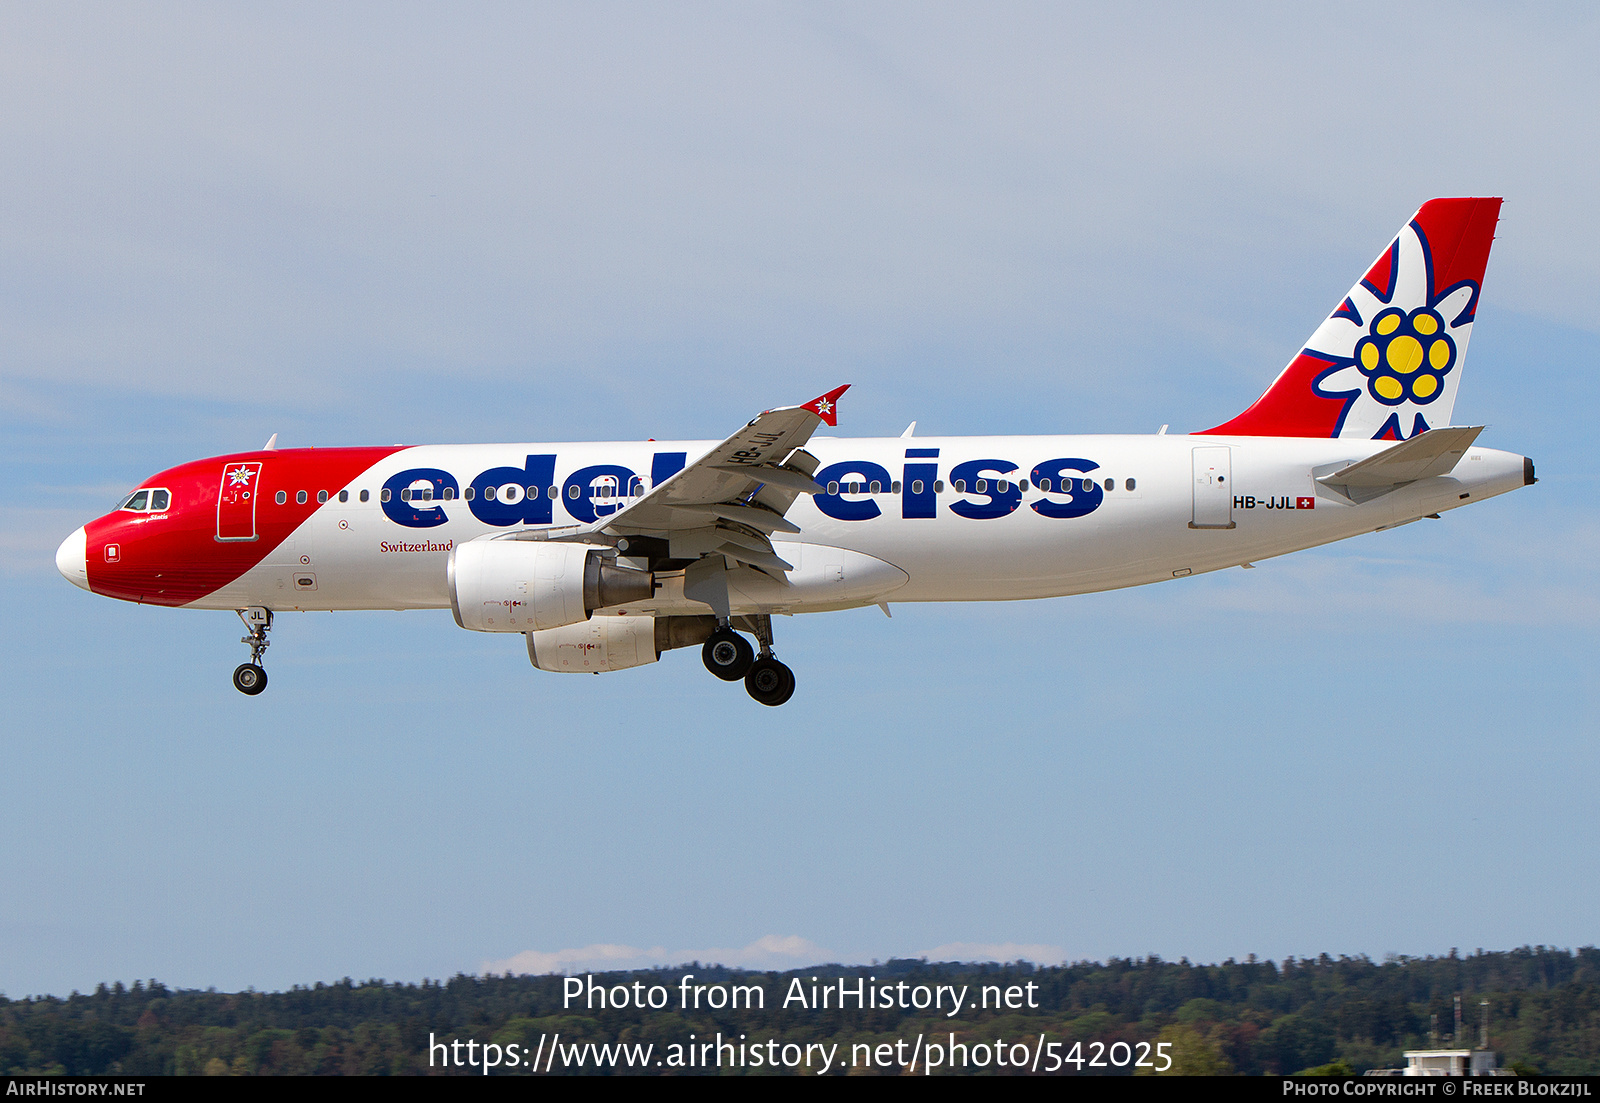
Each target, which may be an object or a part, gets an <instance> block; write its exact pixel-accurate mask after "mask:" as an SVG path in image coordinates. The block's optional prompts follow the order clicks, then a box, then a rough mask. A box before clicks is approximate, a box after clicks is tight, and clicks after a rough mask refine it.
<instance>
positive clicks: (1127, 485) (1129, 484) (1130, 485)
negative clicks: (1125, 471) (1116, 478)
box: [1122, 479, 1139, 490]
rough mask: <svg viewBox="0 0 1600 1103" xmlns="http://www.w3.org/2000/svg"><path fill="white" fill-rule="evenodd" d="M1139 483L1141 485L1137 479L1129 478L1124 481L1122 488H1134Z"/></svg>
mask: <svg viewBox="0 0 1600 1103" xmlns="http://www.w3.org/2000/svg"><path fill="white" fill-rule="evenodd" d="M1138 485H1139V483H1138V482H1137V481H1136V480H1134V479H1128V480H1126V481H1125V482H1123V484H1122V489H1124V490H1132V489H1133V488H1134V487H1136V486H1138Z"/></svg>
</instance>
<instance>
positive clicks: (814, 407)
mask: <svg viewBox="0 0 1600 1103" xmlns="http://www.w3.org/2000/svg"><path fill="white" fill-rule="evenodd" d="M849 389H850V384H848V383H846V384H845V385H844V386H842V387H835V388H834V389H833V390H831V391H829V392H828V393H827V394H825V395H823V396H821V397H820V398H813V399H812V400H811V401H810V402H807V403H806V404H805V405H803V406H802V407H800V408H801V409H802V410H810V411H811V412H812V413H814V414H816V415H817V416H818V417H820V418H821V419H822V421H823V424H825V425H831V426H835V427H837V426H838V424H839V413H838V411H839V396H840V395H842V394H844V392H846V391H848V390H849Z"/></svg>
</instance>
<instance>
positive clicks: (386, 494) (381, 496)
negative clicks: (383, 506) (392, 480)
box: [378, 487, 392, 502]
mask: <svg viewBox="0 0 1600 1103" xmlns="http://www.w3.org/2000/svg"><path fill="white" fill-rule="evenodd" d="M391 496H392V494H391V492H390V490H389V488H388V487H384V488H383V489H382V490H381V491H379V492H378V501H380V502H387V501H388V500H389V499H390V497H391Z"/></svg>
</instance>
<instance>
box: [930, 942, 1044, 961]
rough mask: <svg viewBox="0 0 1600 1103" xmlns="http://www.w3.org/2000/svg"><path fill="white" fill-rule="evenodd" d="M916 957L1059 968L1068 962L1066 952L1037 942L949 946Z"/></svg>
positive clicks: (976, 943)
mask: <svg viewBox="0 0 1600 1103" xmlns="http://www.w3.org/2000/svg"><path fill="white" fill-rule="evenodd" d="M916 956H917V957H925V958H927V959H928V960H929V961H1031V962H1033V963H1034V964H1035V965H1059V964H1060V963H1061V962H1063V961H1066V960H1067V951H1066V950H1064V949H1062V948H1061V947H1060V946H1049V945H1045V944H1044V943H1038V942H946V943H945V944H944V945H943V946H935V947H934V948H933V949H931V950H927V951H925V952H923V953H920V954H917V955H916Z"/></svg>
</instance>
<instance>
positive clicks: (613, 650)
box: [528, 616, 717, 674]
mask: <svg viewBox="0 0 1600 1103" xmlns="http://www.w3.org/2000/svg"><path fill="white" fill-rule="evenodd" d="M716 628H717V618H716V617H648V616H645V617H606V616H600V617H593V618H591V619H590V620H589V621H588V622H586V623H583V624H568V625H564V626H563V627H561V628H546V629H544V630H543V631H539V632H529V633H528V659H529V661H530V662H532V663H533V665H534V666H536V667H538V668H539V669H540V670H549V671H553V672H555V673H558V674H599V673H602V672H603V671H607V670H626V669H628V667H630V666H644V665H645V664H646V663H653V662H655V661H656V660H657V659H659V658H660V657H661V653H662V652H663V651H670V650H672V649H673V648H675V647H698V646H699V645H701V644H702V643H705V642H706V640H708V639H710V638H711V633H712V632H714V631H716Z"/></svg>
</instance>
